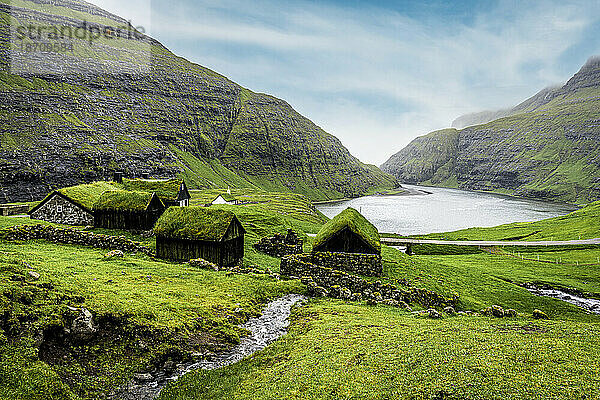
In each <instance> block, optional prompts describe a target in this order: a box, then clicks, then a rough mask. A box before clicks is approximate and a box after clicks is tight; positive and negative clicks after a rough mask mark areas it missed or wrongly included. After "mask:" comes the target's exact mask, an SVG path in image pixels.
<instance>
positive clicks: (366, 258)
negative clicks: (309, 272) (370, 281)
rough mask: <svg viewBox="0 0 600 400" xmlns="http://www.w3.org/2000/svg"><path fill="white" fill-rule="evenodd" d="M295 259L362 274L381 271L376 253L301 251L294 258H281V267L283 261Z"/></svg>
mask: <svg viewBox="0 0 600 400" xmlns="http://www.w3.org/2000/svg"><path fill="white" fill-rule="evenodd" d="M296 261H300V262H305V263H310V264H316V265H319V266H322V267H327V268H331V269H335V270H339V271H347V272H352V273H355V274H358V275H364V276H380V275H381V274H382V273H383V266H382V264H381V256H380V255H377V254H358V253H329V252H327V253H325V252H313V253H303V254H298V255H297V256H296V257H294V258H287V259H286V261H285V262H284V261H283V260H282V262H281V265H282V268H283V264H284V263H286V264H289V263H292V264H293V263H294V262H296ZM286 268H287V266H286ZM292 268H293V267H292Z"/></svg>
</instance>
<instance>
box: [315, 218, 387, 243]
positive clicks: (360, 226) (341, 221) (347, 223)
mask: <svg viewBox="0 0 600 400" xmlns="http://www.w3.org/2000/svg"><path fill="white" fill-rule="evenodd" d="M344 228H349V229H350V230H351V231H352V232H354V233H355V234H357V235H358V236H360V237H361V238H362V239H363V240H364V241H365V242H367V243H368V244H369V245H370V246H372V247H373V248H375V249H377V250H378V251H381V243H380V241H379V232H378V231H377V228H375V226H373V224H372V223H370V222H369V221H368V220H367V219H366V218H365V217H363V216H362V214H361V213H359V212H358V211H356V210H355V209H354V208H351V207H348V208H346V209H345V210H344V211H342V212H341V213H339V214H338V215H336V216H335V217H333V219H332V220H331V221H329V222H327V223H326V224H325V225H323V227H322V228H321V230H320V231H319V233H317V237H316V238H315V242H314V246H315V247H317V246H321V245H322V244H324V243H325V242H326V241H327V240H329V238H331V237H332V236H333V235H335V234H336V233H338V232H339V231H341V230H342V229H344Z"/></svg>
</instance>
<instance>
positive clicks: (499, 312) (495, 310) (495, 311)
mask: <svg viewBox="0 0 600 400" xmlns="http://www.w3.org/2000/svg"><path fill="white" fill-rule="evenodd" d="M490 308H491V313H492V315H493V316H494V317H498V318H503V317H504V309H503V308H502V307H500V306H497V305H493V306H492V307H490Z"/></svg>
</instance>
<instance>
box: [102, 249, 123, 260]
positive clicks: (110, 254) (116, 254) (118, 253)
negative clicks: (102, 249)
mask: <svg viewBox="0 0 600 400" xmlns="http://www.w3.org/2000/svg"><path fill="white" fill-rule="evenodd" d="M124 255H125V254H124V253H123V252H122V251H121V250H113V251H109V252H108V253H106V254H105V255H104V258H123V256H124Z"/></svg>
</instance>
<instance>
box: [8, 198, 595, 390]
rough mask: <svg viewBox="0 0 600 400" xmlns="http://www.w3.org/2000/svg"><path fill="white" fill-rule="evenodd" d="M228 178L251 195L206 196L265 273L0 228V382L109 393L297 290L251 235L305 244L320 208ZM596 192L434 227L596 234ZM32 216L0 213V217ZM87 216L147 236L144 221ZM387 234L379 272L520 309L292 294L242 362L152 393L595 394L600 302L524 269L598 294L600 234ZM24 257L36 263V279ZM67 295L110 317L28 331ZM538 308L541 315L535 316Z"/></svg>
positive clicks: (64, 304) (206, 345)
mask: <svg viewBox="0 0 600 400" xmlns="http://www.w3.org/2000/svg"><path fill="white" fill-rule="evenodd" d="M192 193H193V199H192V203H193V204H203V203H206V202H210V201H211V200H212V199H214V197H216V196H217V195H218V194H219V193H224V192H223V191H220V192H219V191H204V192H196V191H193V192H192ZM232 194H233V195H234V196H235V197H236V198H244V199H246V201H245V202H246V203H247V204H244V205H238V206H226V205H224V206H213V207H217V208H223V209H227V210H231V211H233V212H234V213H235V214H236V216H237V217H238V219H239V220H240V221H241V222H242V224H243V225H244V227H245V228H246V230H247V231H248V233H247V235H246V245H245V257H244V264H245V265H247V266H253V267H255V268H257V269H259V270H263V271H265V272H267V273H264V274H259V273H253V274H233V273H230V272H225V271H206V270H199V269H196V268H192V267H190V266H188V265H187V264H181V263H169V262H164V261H161V260H157V259H154V258H152V257H148V256H145V255H134V254H126V255H125V256H124V257H123V258H116V259H106V258H105V257H104V254H105V253H106V251H104V250H99V249H93V248H87V247H82V246H72V245H58V244H52V243H47V242H43V241H32V242H8V241H4V240H2V241H0V286H1V290H2V296H1V297H0V307H2V319H1V320H0V322H1V325H0V328H1V329H2V330H1V331H0V398H6V399H9V398H10V399H46V398H56V399H63V398H72V399H92V398H102V397H106V395H107V394H108V393H110V392H111V391H112V390H114V389H116V388H118V387H121V386H122V385H124V384H125V383H126V382H128V381H129V380H130V379H131V377H132V376H133V374H134V373H139V372H144V371H148V370H150V369H152V368H154V367H160V366H161V365H162V364H163V363H164V362H165V361H168V360H175V361H178V360H186V359H191V357H192V355H193V354H194V353H196V354H197V353H200V354H203V353H206V352H217V351H219V350H222V349H224V348H226V347H228V346H231V345H232V344H234V343H236V342H237V341H238V340H239V338H240V337H241V335H244V334H245V333H244V331H243V330H242V329H241V328H239V327H238V325H239V324H240V323H241V322H243V321H245V320H246V319H247V318H249V317H250V316H252V315H257V314H258V313H259V312H260V310H261V308H262V306H263V305H264V304H265V303H266V302H268V301H269V300H271V299H274V298H276V297H279V296H282V295H284V294H287V293H304V287H303V285H302V284H301V283H300V282H299V281H297V280H285V279H283V280H277V279H275V278H274V277H273V276H272V275H271V274H269V273H268V271H267V269H269V270H271V271H278V269H279V259H277V258H273V257H269V256H266V255H264V254H261V253H258V252H257V251H255V250H254V249H253V247H252V245H253V244H254V243H256V242H257V241H258V240H259V239H260V238H261V237H264V236H269V235H272V234H274V233H277V232H280V233H284V232H285V231H286V230H287V229H288V228H292V229H295V230H297V231H298V232H299V233H300V236H301V237H303V239H304V240H305V251H309V250H310V249H311V246H312V240H313V239H312V238H311V237H308V236H306V233H316V232H318V231H319V228H320V226H322V224H323V223H324V222H326V221H327V219H326V218H325V217H324V216H323V215H322V214H321V213H319V212H318V211H316V209H315V208H314V206H313V205H312V204H311V203H310V202H309V201H308V200H306V199H305V198H304V197H303V196H299V195H292V194H287V193H285V194H278V193H275V194H269V193H266V192H261V191H258V190H253V189H249V190H239V191H235V190H232ZM599 208H600V206H599V205H598V204H594V205H591V206H589V207H586V208H583V209H582V210H580V211H577V212H575V213H573V214H570V215H569V216H565V217H560V218H555V219H549V220H545V221H540V222H537V223H532V224H512V225H508V226H501V227H497V228H486V229H472V230H466V231H461V232H452V233H446V234H441V235H440V236H444V237H448V238H449V237H452V238H470V239H485V238H489V239H492V238H494V239H503V238H504V239H506V238H514V237H515V236H518V235H528V236H527V239H529V238H530V237H531V238H533V239H535V238H536V237H534V236H536V235H537V238H546V237H552V236H553V235H556V236H557V237H556V238H557V239H559V238H560V239H573V238H575V239H577V238H578V236H579V235H580V234H581V235H582V236H585V237H593V236H594V232H597V229H598V225H599V224H598V209H599ZM34 222H36V221H30V220H28V219H24V218H7V217H0V229H2V228H6V227H8V226H10V225H15V224H24V223H27V224H28V223H34ZM595 229H596V230H595ZM97 231H98V232H101V233H108V234H114V235H126V236H127V237H128V238H131V239H134V240H140V241H143V242H144V243H145V244H147V245H150V246H152V245H153V240H154V239H153V238H152V237H146V236H141V235H138V234H132V233H125V232H118V231H107V230H97ZM532 232H535V233H534V234H531V233H532ZM530 234H531V235H530ZM559 235H561V236H560V237H558V236H559ZM598 236H600V233H598ZM598 236H596V237H598ZM533 239H532V240H533ZM512 240H514V239H512ZM382 250H383V253H382V254H383V259H384V276H382V277H381V278H379V279H380V280H382V281H387V282H391V283H394V284H396V285H399V286H400V285H404V284H406V283H409V284H411V285H413V286H416V287H421V288H426V289H430V290H434V291H436V292H438V293H441V294H444V295H451V294H454V293H456V294H458V295H459V302H458V305H457V310H458V311H468V310H469V311H478V310H481V309H482V308H485V307H488V306H491V305H500V306H502V307H504V308H513V309H515V310H517V312H518V315H517V317H513V318H502V319H500V318H494V317H486V316H481V315H477V316H471V315H456V314H455V315H450V314H446V313H442V318H441V319H429V318H422V317H418V316H416V315H415V314H413V313H411V312H410V311H409V310H405V309H401V308H394V307H388V306H383V305H367V304H366V303H364V302H343V301H339V300H333V299H328V298H321V299H311V300H310V301H309V302H308V304H307V305H306V306H303V307H302V308H297V309H295V310H294V312H293V315H292V318H291V326H290V330H289V333H288V334H287V335H286V336H284V337H283V338H282V339H280V340H278V341H277V342H275V343H274V344H273V345H271V346H269V347H267V348H266V349H265V350H263V351H261V352H258V353H255V354H254V355H253V356H251V357H249V358H247V359H245V360H243V361H242V362H240V363H237V364H234V365H231V366H228V367H225V368H222V369H219V370H214V371H195V372H192V373H189V374H188V375H186V376H184V377H183V378H181V379H180V380H178V381H177V382H175V383H173V384H170V385H169V386H168V387H167V388H166V389H165V390H164V391H163V392H162V395H161V398H162V399H500V398H502V399H523V398H527V399H550V398H551V399H593V398H594V396H595V395H594V393H595V392H596V391H597V389H598V388H600V372H599V371H600V368H599V367H600V365H599V364H600V340H599V339H598V337H599V336H598V335H599V333H600V316H599V315H595V314H588V313H586V312H585V311H583V310H582V309H579V308H577V307H575V306H573V305H570V304H568V303H565V302H562V301H559V300H556V299H551V298H547V297H539V296H535V295H533V294H531V293H530V292H529V291H527V290H526V289H524V288H523V287H522V286H521V285H523V284H526V283H535V284H539V285H542V284H543V285H548V286H552V287H557V288H562V289H567V290H572V291H577V292H578V293H581V294H584V295H586V296H588V297H594V298H600V265H599V263H597V262H596V261H597V258H598V257H600V250H598V249H596V248H593V247H592V248H573V249H571V248H560V249H557V251H552V252H549V251H541V250H546V249H541V250H540V249H537V248H534V249H532V250H531V251H530V252H528V253H526V254H525V253H523V252H522V250H521V248H517V249H510V248H505V249H497V250H498V251H496V252H494V253H488V252H477V253H474V254H456V253H457V252H456V251H454V250H453V249H452V248H448V251H447V253H448V254H429V255H426V254H422V255H412V256H408V255H406V254H404V253H402V252H401V251H399V250H396V249H393V248H390V247H387V246H383V249H382ZM441 253H443V252H441ZM459 253H460V252H459ZM538 256H540V261H538V260H537V257H538ZM556 259H559V262H558V263H557V262H556ZM595 260H596V261H595ZM548 261H550V262H548ZM578 264H579V265H578ZM29 271H35V272H37V273H39V274H40V278H39V280H35V279H33V278H32V276H31V275H30V274H29ZM68 306H71V307H85V308H87V309H89V310H91V311H92V313H93V314H94V318H95V319H96V320H97V321H99V322H100V323H101V325H102V326H105V327H106V329H105V330H103V331H101V333H100V335H99V337H98V338H97V339H95V341H94V342H93V343H91V344H89V345H85V346H84V345H69V346H65V347H60V345H59V344H60V343H61V342H60V338H53V337H49V338H46V339H45V340H47V341H48V340H49V341H50V343H54V344H55V345H56V347H57V348H59V349H60V352H56V351H54V352H53V351H49V348H48V346H44V345H42V346H39V341H40V332H54V331H55V328H58V327H62V326H64V325H65V324H66V321H67V320H68V317H69V315H71V316H72V314H69V313H73V311H72V310H70V309H69V308H68ZM411 306H412V308H413V310H419V309H421V307H420V305H419V304H411ZM535 309H539V310H542V311H544V312H545V313H547V314H548V315H549V317H550V319H549V320H537V319H534V318H533V316H532V312H533V310H535ZM109 328H110V329H109ZM53 329H54V330H53ZM52 340H54V342H52Z"/></svg>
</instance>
